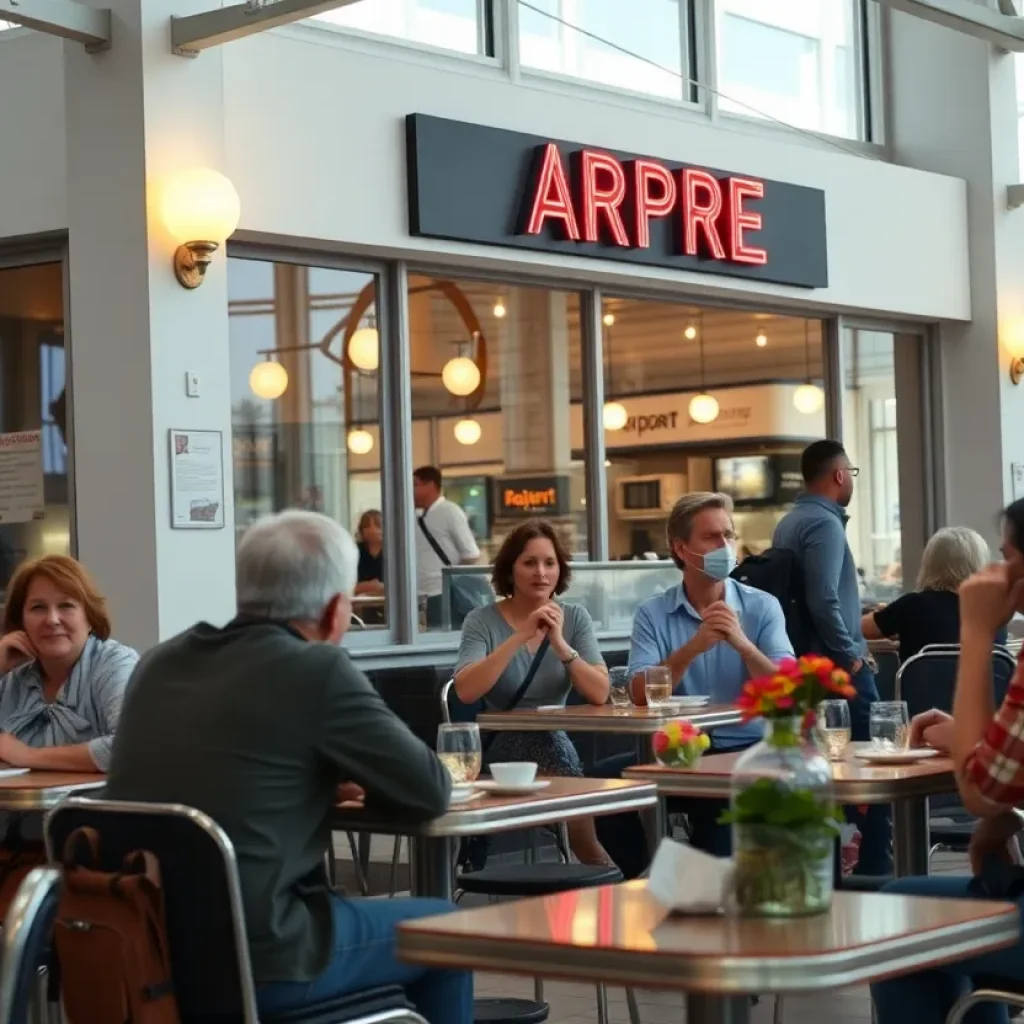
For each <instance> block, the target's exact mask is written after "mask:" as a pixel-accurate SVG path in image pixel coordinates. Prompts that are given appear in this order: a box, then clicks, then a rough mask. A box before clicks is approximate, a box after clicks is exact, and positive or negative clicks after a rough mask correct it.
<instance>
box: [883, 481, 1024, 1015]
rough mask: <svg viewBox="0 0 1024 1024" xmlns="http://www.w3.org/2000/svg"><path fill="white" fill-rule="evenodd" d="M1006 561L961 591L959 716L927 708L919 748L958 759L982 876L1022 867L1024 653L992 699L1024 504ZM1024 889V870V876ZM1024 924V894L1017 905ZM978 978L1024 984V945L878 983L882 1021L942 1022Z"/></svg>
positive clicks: (1006, 537)
mask: <svg viewBox="0 0 1024 1024" xmlns="http://www.w3.org/2000/svg"><path fill="white" fill-rule="evenodd" d="M1002 552H1003V557H1004V558H1005V561H1004V562H1002V563H1000V564H998V565H991V566H989V567H988V568H987V569H983V570H982V571H981V572H979V573H977V574H975V575H974V576H972V577H971V578H970V579H969V580H967V582H966V583H964V584H963V585H962V586H961V588H960V664H959V669H958V672H957V685H956V697H955V699H954V702H953V714H952V715H947V714H946V713H945V712H942V711H928V712H926V713H925V714H923V715H918V716H917V718H915V719H914V722H913V725H912V728H911V739H910V742H911V745H913V744H919V743H922V742H924V743H927V744H929V745H931V746H933V747H937V748H938V749H940V750H943V751H948V752H950V753H951V754H952V756H953V760H954V763H955V765H956V779H957V788H958V789H959V790H960V797H961V799H962V801H963V804H964V807H966V808H967V810H968V811H970V812H971V813H972V814H974V815H976V816H977V817H978V819H979V821H978V825H977V828H976V829H975V832H974V836H973V837H972V839H971V846H970V858H971V868H972V870H973V871H974V873H975V874H976V875H977V874H979V873H980V872H981V870H982V866H983V865H984V864H985V863H986V862H987V861H989V860H990V859H991V858H997V859H998V860H1001V861H1004V862H1007V863H1019V860H1020V854H1019V850H1018V847H1017V840H1016V836H1017V833H1018V832H1020V831H1021V829H1022V828H1024V817H1022V816H1021V813H1020V812H1019V811H1018V810H1017V807H1018V805H1022V804H1024V654H1022V657H1021V658H1020V659H1019V660H1018V665H1017V672H1016V674H1015V676H1014V678H1013V681H1012V682H1011V684H1010V687H1009V690H1008V691H1007V694H1006V699H1005V700H1004V701H1003V705H1002V707H1000V708H999V709H998V710H997V709H996V708H995V706H994V701H993V698H992V644H993V641H994V639H995V636H996V633H997V632H998V631H999V630H1000V629H1001V628H1002V627H1003V626H1005V625H1006V623H1007V622H1008V621H1009V620H1010V619H1011V618H1012V617H1013V614H1014V612H1016V611H1024V500H1021V501H1015V502H1014V503H1013V504H1012V505H1010V507H1009V508H1007V509H1006V512H1005V514H1004V516H1003V547H1002ZM1021 880H1022V887H1024V872H1022V873H1021ZM970 882H971V879H970V878H967V877H963V878H957V877H942V876H929V877H925V878H904V879H900V880H898V881H895V882H893V883H892V884H890V885H888V886H886V888H885V892H889V893H904V894H909V895H914V896H949V897H960V898H964V897H968V896H971V895H973V893H972V892H971V891H969V889H968V886H969V885H970ZM1017 902H1018V904H1019V905H1020V907H1021V915H1022V925H1024V896H1020V897H1018V899H1017ZM977 975H995V976H998V977H1003V978H1009V979H1013V980H1016V981H1020V982H1022V983H1024V941H1022V942H1020V943H1018V944H1017V945H1016V946H1012V947H1011V948H1009V949H1002V950H999V951H997V952H995V953H986V954H984V955H982V956H977V957H972V958H970V959H967V960H961V961H959V962H957V963H952V964H947V965H946V966H944V967H937V968H935V969H934V970H930V971H923V972H921V973H920V974H912V975H908V976H907V977H903V978H894V979H892V980H891V981H883V982H880V983H879V984H877V985H873V986H872V995H873V996H874V999H875V1006H876V1008H877V1011H878V1021H879V1024H906V1022H907V1021H914V1022H915V1024H942V1022H943V1021H944V1020H945V1019H946V1014H947V1013H948V1012H949V1010H950V1009H951V1008H952V1006H953V1004H954V1002H956V1000H957V999H958V998H959V997H960V996H961V995H963V994H964V992H965V991H967V990H968V988H969V987H970V986H971V979H972V978H974V977H975V976H977ZM967 1019H968V1020H969V1021H970V1024H1006V1021H1007V1019H1008V1014H1007V1009H1006V1007H1005V1006H1003V1005H1001V1004H996V1003H987V1004H985V1005H982V1006H979V1007H976V1008H975V1009H973V1010H971V1012H970V1014H969V1015H968V1018H967Z"/></svg>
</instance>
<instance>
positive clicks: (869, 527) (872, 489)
mask: <svg viewBox="0 0 1024 1024" xmlns="http://www.w3.org/2000/svg"><path fill="white" fill-rule="evenodd" d="M895 344H896V339H895V337H894V336H893V335H892V334H890V333H888V332H883V331H868V330H861V329H859V328H850V329H848V330H846V331H845V332H844V336H843V363H844V374H843V379H844V389H843V444H844V445H845V446H846V450H847V453H848V454H849V456H850V461H851V462H852V463H853V464H854V465H855V466H857V467H858V468H859V469H860V475H859V476H858V478H857V483H856V487H855V488H854V493H853V501H852V502H851V504H850V510H849V511H850V524H849V526H848V527H847V537H848V539H849V541H850V548H851V549H852V551H853V554H854V559H855V561H856V563H857V567H858V569H859V571H860V573H861V577H862V579H863V585H864V599H865V601H866V602H868V603H872V604H873V603H876V602H879V601H890V600H892V598H893V597H895V596H896V595H898V594H899V593H901V592H902V589H903V570H902V565H901V551H900V542H901V537H900V475H899V462H898V458H897V444H896V441H897V435H896V426H897V424H896V370H895Z"/></svg>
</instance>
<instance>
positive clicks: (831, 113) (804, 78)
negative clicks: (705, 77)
mask: <svg viewBox="0 0 1024 1024" xmlns="http://www.w3.org/2000/svg"><path fill="white" fill-rule="evenodd" d="M714 3H715V33H716V44H717V53H718V89H719V97H718V106H719V109H720V110H723V111H727V112H729V113H734V114H744V115H746V116H748V117H764V118H769V119H772V120H777V121H782V122H784V123H785V124H789V125H793V126H795V127H797V128H803V129H806V130H807V131H814V132H823V133H825V134H828V135H838V136H841V137H843V138H849V139H853V138H860V137H863V135H864V132H863V116H862V110H863V102H862V97H863V94H864V87H863V75H862V73H861V69H860V62H859V60H858V55H859V53H860V52H861V44H860V40H859V38H858V37H859V34H860V26H861V18H860V0H788V2H787V3H778V2H777V0H714Z"/></svg>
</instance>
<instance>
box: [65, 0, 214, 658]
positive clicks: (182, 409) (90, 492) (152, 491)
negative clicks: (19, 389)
mask: <svg viewBox="0 0 1024 1024" xmlns="http://www.w3.org/2000/svg"><path fill="white" fill-rule="evenodd" d="M206 2H207V0H103V3H104V5H108V4H109V6H110V7H111V8H112V14H113V19H114V24H115V37H116V45H114V46H113V47H112V48H111V49H110V50H109V51H107V52H105V53H102V54H98V55H90V54H87V53H86V52H85V51H84V50H83V49H82V48H81V47H79V46H75V45H72V44H65V102H66V111H67V114H66V123H67V161H68V168H67V182H68V219H69V231H70V311H69V313H70V318H69V319H70V331H69V333H70V338H71V366H72V388H73V391H72V395H73V423H74V445H75V489H76V510H77V520H76V523H77V538H78V553H79V556H80V557H81V559H82V560H83V561H84V562H85V564H86V565H87V566H88V567H89V568H90V569H91V570H93V572H95V574H96V576H97V578H98V580H99V583H100V585H101V586H102V588H103V590H104V592H105V593H106V594H107V596H108V598H109V601H110V606H111V611H112V614H113V619H114V625H115V631H116V636H117V638H118V639H119V640H122V641H124V642H126V643H129V644H132V645H134V646H136V647H139V648H147V647H149V646H151V645H152V644H154V643H156V642H157V641H158V640H160V639H164V638H166V637H168V636H170V635H171V634H173V633H175V632H177V631H178V630H180V629H182V628H184V627H186V626H188V625H190V624H192V623H193V622H195V621H196V620H197V619H200V618H205V619H209V620H212V621H214V622H222V621H224V620H226V619H227V618H228V617H229V616H230V615H231V614H232V612H233V609H234V535H233V534H234V531H233V523H234V507H233V487H232V468H231V467H232V462H231V409H230V381H229V374H228V369H229V360H228V319H227V282H226V268H225V261H224V253H223V251H219V252H218V253H216V254H215V255H214V259H213V264H212V266H211V267H210V269H209V272H208V273H207V275H206V280H205V282H204V283H203V284H202V286H201V287H199V288H198V289H196V290H195V291H186V290H185V289H183V288H182V287H181V286H180V285H179V284H178V283H177V281H176V280H175V278H174V275H173V272H172V267H171V258H172V254H173V251H174V245H173V243H172V242H171V240H170V238H168V237H167V234H166V231H165V229H164V227H163V225H162V223H161V222H160V219H159V185H160V182H161V181H162V180H163V179H165V178H166V176H168V175H170V174H172V173H173V172H174V171H177V170H184V169H187V168H189V167H194V166H208V167H212V168H214V169H217V170H221V171H222V172H223V171H224V170H225V168H224V167H223V156H224V154H223V144H224V124H223V78H222V66H221V60H222V59H221V56H220V54H219V53H218V52H217V51H213V52H211V53H210V54H208V55H207V57H206V58H205V59H204V60H201V61H187V60H182V59H180V58H179V57H175V56H173V55H172V54H171V52H170V48H169V46H168V32H169V24H170V18H171V15H172V14H188V13H191V12H192V11H193V10H201V9H203V7H204V6H206ZM186 371H193V372H195V373H197V374H198V375H199V380H200V397H198V398H188V397H186V392H185V374H186ZM171 428H191V429H205V430H220V431H223V441H224V446H223V458H224V470H225V493H224V499H225V509H224V512H225V523H226V527H225V528H224V529H223V530H172V529H171V528H170V510H169V502H170V484H169V477H170V459H169V455H168V431H169V429H171Z"/></svg>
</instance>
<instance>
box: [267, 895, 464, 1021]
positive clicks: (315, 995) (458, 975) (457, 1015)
mask: <svg viewBox="0 0 1024 1024" xmlns="http://www.w3.org/2000/svg"><path fill="white" fill-rule="evenodd" d="M453 910H455V907H454V906H453V905H452V904H451V903H448V902H447V901H445V900H426V899H413V900H367V899H362V900H350V899H345V898H344V897H341V896H338V897H335V900H334V956H333V957H332V958H331V962H330V963H329V964H328V965H327V968H326V970H324V972H323V973H322V974H321V975H320V976H319V977H317V978H314V979H313V981H277V982H272V983H271V984H268V985H261V986H260V987H259V988H258V989H257V990H256V1001H257V1003H258V1004H259V1009H260V1013H265V1014H271V1013H281V1012H283V1011H285V1010H292V1009H297V1008H298V1007H302V1006H308V1005H310V1004H312V1003H319V1002H323V1001H325V1000H328V999H333V998H335V997H337V996H343V995H347V994H349V993H352V992H361V991H363V990H364V989H371V988H379V987H381V986H383V985H401V986H402V987H403V988H404V989H405V992H406V995H407V996H408V997H409V1001H410V1002H411V1003H412V1004H413V1006H415V1007H416V1009H417V1010H418V1011H419V1013H420V1014H421V1016H423V1017H425V1018H426V1019H427V1021H428V1022H429V1024H473V975H472V974H471V973H470V972H469V971H445V970H434V969H430V968H426V967H417V966H415V965H412V964H403V963H400V962H399V961H398V960H397V959H396V958H395V927H396V925H398V924H399V923H401V922H402V921H411V920H414V919H415V918H419V917H433V916H435V915H437V914H448V913H451V912H452V911H453Z"/></svg>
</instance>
